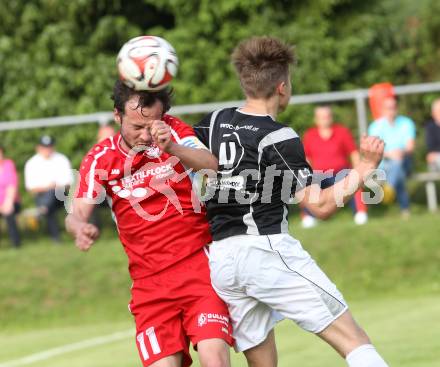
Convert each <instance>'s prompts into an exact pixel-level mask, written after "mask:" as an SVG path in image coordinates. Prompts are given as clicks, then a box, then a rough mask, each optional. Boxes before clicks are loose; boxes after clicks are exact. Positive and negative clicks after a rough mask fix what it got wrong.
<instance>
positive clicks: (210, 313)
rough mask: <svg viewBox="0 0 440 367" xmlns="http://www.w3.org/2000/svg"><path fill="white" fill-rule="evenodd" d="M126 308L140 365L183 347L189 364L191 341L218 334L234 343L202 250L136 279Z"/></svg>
mask: <svg viewBox="0 0 440 367" xmlns="http://www.w3.org/2000/svg"><path fill="white" fill-rule="evenodd" d="M131 295H132V300H131V302H130V305H129V308H130V311H131V313H132V314H133V315H134V318H135V322H136V345H137V347H138V351H139V355H140V357H141V360H142V363H143V365H144V366H149V365H150V364H152V363H154V362H156V361H158V360H160V359H162V358H164V357H166V356H169V355H172V354H175V353H178V352H183V366H184V367H185V366H190V365H191V363H192V359H191V356H190V353H189V342H190V341H191V343H192V344H193V345H194V346H195V347H196V346H197V343H198V342H199V341H201V340H204V339H212V338H220V339H223V340H225V341H226V343H228V344H229V345H232V344H233V338H232V327H231V324H230V320H229V314H228V309H227V307H226V305H225V303H224V302H223V301H222V300H221V299H220V298H219V297H218V296H217V294H216V293H215V291H214V290H213V289H212V287H211V278H210V273H209V265H208V258H207V256H206V254H205V252H204V249H201V250H200V251H197V252H196V253H195V254H193V255H190V256H189V257H187V258H185V259H183V260H182V261H180V262H179V263H177V264H176V265H174V266H172V267H171V268H169V269H165V270H163V271H161V272H160V273H158V274H155V275H153V276H150V277H148V278H143V279H138V280H135V281H134V283H133V287H132V290H131Z"/></svg>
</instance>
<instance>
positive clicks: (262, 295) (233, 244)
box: [209, 233, 347, 351]
mask: <svg viewBox="0 0 440 367" xmlns="http://www.w3.org/2000/svg"><path fill="white" fill-rule="evenodd" d="M209 265H210V268H211V280H212V285H213V287H214V289H215V291H216V292H217V293H218V295H219V296H220V297H221V298H222V299H223V300H224V301H225V302H226V304H227V305H228V308H229V312H230V315H231V319H232V326H233V331H234V334H233V335H234V338H235V340H236V346H235V347H236V350H237V351H244V350H247V349H250V348H252V347H254V346H256V345H258V344H260V343H261V342H263V341H264V340H265V339H266V337H267V335H268V333H269V332H270V331H271V330H272V329H273V327H274V326H275V324H276V323H277V322H278V321H280V320H282V319H283V318H288V319H290V320H293V321H295V322H296V323H297V324H298V325H299V326H300V327H302V328H303V329H304V330H307V331H310V332H313V333H319V332H321V331H322V330H324V329H325V328H326V327H327V326H328V325H329V324H330V323H332V322H333V321H334V320H335V319H336V318H338V317H339V316H340V315H341V314H342V313H344V312H345V311H346V310H347V304H346V303H345V301H344V298H343V297H342V295H341V293H340V292H339V291H338V290H337V289H336V286H335V285H334V284H333V283H332V282H331V281H330V280H329V278H328V277H327V276H326V275H325V274H324V273H323V272H322V270H321V269H320V268H319V267H318V265H316V263H315V261H314V260H313V259H312V258H311V257H310V255H309V254H308V252H307V251H305V250H304V249H303V248H302V246H301V244H300V242H299V241H298V240H296V239H294V238H293V237H291V236H290V235H288V234H285V233H282V234H275V235H268V236H264V235H261V236H255V235H240V236H233V237H228V238H226V239H224V240H220V241H214V242H213V243H212V244H211V246H210V247H209Z"/></svg>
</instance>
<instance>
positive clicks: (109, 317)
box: [0, 208, 440, 367]
mask: <svg viewBox="0 0 440 367" xmlns="http://www.w3.org/2000/svg"><path fill="white" fill-rule="evenodd" d="M372 216H373V218H372V219H371V221H370V222H369V223H368V225H366V226H363V227H357V226H355V225H354V224H353V223H352V220H351V217H350V215H349V213H348V212H347V211H345V212H343V213H341V214H339V215H338V217H337V218H335V219H332V220H330V221H328V222H325V223H321V224H320V226H319V227H317V228H316V229H312V230H302V229H300V228H299V226H298V219H297V218H296V217H295V218H294V220H293V224H292V227H291V229H292V233H294V235H295V236H296V237H297V238H299V239H300V240H301V241H302V242H303V246H304V247H305V248H306V249H307V250H308V251H309V252H310V253H311V254H312V256H313V257H314V258H315V259H316V260H317V261H318V263H319V264H320V265H321V267H322V268H323V269H324V270H325V271H326V272H327V274H328V275H329V276H330V277H331V278H332V279H333V280H334V281H335V282H336V284H337V285H338V287H339V288H340V290H341V291H342V292H343V293H344V295H345V298H346V299H347V301H348V302H349V304H350V306H351V309H352V312H353V313H354V314H355V316H356V318H357V320H358V321H359V322H360V323H361V324H362V326H364V328H365V329H366V330H367V331H368V333H369V335H370V336H371V338H372V339H373V341H374V342H375V344H376V346H377V348H378V349H379V351H380V352H381V353H382V354H383V355H384V356H385V357H386V359H387V360H388V361H389V363H390V365H391V366H399V367H410V366H414V367H428V366H432V367H434V366H438V363H439V362H438V361H439V360H440V271H439V270H440V266H439V264H440V240H439V238H440V225H439V219H440V218H439V215H433V214H428V213H426V211H425V210H422V209H419V210H417V208H416V209H415V212H414V214H413V216H412V217H411V219H410V220H409V221H402V220H400V218H399V217H398V216H397V215H396V213H395V212H394V211H390V212H388V213H384V212H383V211H380V212H377V213H373V215H372ZM0 278H1V282H0V367H15V366H24V365H29V366H41V367H55V366H57V367H70V366H71V367H105V366H118V367H128V366H140V362H139V360H138V356H137V352H136V349H135V345H134V327H133V322H132V319H131V316H130V314H129V313H128V311H127V308H126V304H127V303H128V301H129V287H130V280H129V278H128V274H127V270H126V258H125V254H124V252H123V250H122V247H121V246H120V245H119V243H118V241H117V240H116V239H114V235H113V234H112V233H105V234H104V236H103V238H102V239H101V240H100V241H99V242H98V243H97V244H96V246H95V248H93V249H92V251H90V252H89V253H87V254H83V253H80V252H79V251H76V249H75V248H74V247H73V245H72V244H71V242H69V241H68V240H66V243H65V245H63V246H54V245H51V244H48V243H46V241H45V240H44V239H43V238H41V237H39V236H36V237H35V238H29V239H28V240H27V242H26V244H25V246H24V247H23V248H22V249H21V250H20V251H14V250H10V249H8V248H7V247H6V245H5V244H4V243H2V247H1V248H0ZM115 333H119V334H115ZM109 336H110V337H109ZM101 337H102V338H101ZM276 337H277V344H278V349H279V366H281V367H290V366H301V367H309V366H310V367H312V366H326V367H327V366H336V367H337V366H345V363H344V361H343V360H341V359H340V358H339V357H338V356H337V355H336V353H335V352H334V351H333V350H331V349H330V348H329V347H328V346H326V345H325V344H324V343H323V342H322V341H321V340H319V339H318V338H317V337H315V336H314V335H310V334H308V333H305V332H303V331H302V330H300V329H299V328H298V327H297V326H296V325H294V324H293V323H292V322H287V321H285V322H282V323H280V324H279V326H278V327H277V328H276ZM97 338H100V339H97ZM109 338H110V339H112V338H113V339H112V340H108V339H109ZM78 343H80V344H78ZM54 348H61V349H55V350H54ZM41 352H45V354H41ZM39 353H40V354H39ZM28 356H31V358H30V359H27V360H26V359H23V358H24V357H28ZM196 358H197V357H196V356H195V359H196ZM232 359H233V365H234V366H245V365H246V364H245V363H244V359H243V357H242V356H241V355H239V354H235V353H234V352H232ZM195 365H196V366H197V365H198V364H197V363H195Z"/></svg>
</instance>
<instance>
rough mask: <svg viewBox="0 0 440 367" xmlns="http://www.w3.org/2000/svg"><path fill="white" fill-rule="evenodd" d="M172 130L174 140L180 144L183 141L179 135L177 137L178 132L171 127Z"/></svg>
mask: <svg viewBox="0 0 440 367" xmlns="http://www.w3.org/2000/svg"><path fill="white" fill-rule="evenodd" d="M170 129H171V135H172V136H173V137H174V139H175V140H176V143H177V144H180V143H181V141H182V139H180V138H179V135H177V132H176V130H174V129H173V128H172V127H170Z"/></svg>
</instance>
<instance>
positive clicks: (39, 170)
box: [24, 135, 73, 243]
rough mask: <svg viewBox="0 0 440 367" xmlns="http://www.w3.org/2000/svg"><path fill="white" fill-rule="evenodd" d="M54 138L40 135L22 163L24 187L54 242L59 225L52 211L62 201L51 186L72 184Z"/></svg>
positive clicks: (58, 232) (66, 160)
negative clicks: (32, 151) (33, 149)
mask: <svg viewBox="0 0 440 367" xmlns="http://www.w3.org/2000/svg"><path fill="white" fill-rule="evenodd" d="M54 144H55V140H54V138H52V137H51V136H49V135H44V136H42V137H41V139H40V141H39V143H38V145H37V148H36V151H37V154H35V155H34V156H33V157H32V158H30V159H29V160H28V161H27V162H26V165H25V168H24V174H25V185H26V189H27V190H28V191H30V192H31V193H32V194H33V195H34V196H35V202H36V205H37V207H38V210H39V212H40V213H41V214H44V215H45V216H46V220H47V228H48V232H49V234H50V236H51V238H52V239H53V241H54V242H56V243H58V242H59V241H60V229H59V225H58V222H57V218H56V212H57V210H58V209H59V208H61V207H62V202H61V201H59V200H58V199H57V198H56V197H55V188H56V187H57V186H58V187H60V186H61V187H65V188H67V187H68V186H70V185H71V184H72V181H73V175H72V172H71V166H70V162H69V160H68V159H67V157H66V156H64V155H63V154H60V153H57V152H56V151H55V148H54Z"/></svg>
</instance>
